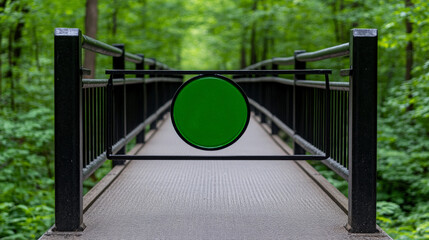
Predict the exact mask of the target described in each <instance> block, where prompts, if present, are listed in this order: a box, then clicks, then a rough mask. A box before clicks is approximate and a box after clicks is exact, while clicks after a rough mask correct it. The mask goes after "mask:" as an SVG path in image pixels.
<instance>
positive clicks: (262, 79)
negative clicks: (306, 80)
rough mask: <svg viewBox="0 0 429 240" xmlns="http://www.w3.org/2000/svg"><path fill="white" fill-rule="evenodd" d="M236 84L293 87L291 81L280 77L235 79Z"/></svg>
mask: <svg viewBox="0 0 429 240" xmlns="http://www.w3.org/2000/svg"><path fill="white" fill-rule="evenodd" d="M233 80H234V82H236V83H241V82H278V83H281V84H285V85H293V80H291V79H287V78H281V77H256V78H235V79H233Z"/></svg>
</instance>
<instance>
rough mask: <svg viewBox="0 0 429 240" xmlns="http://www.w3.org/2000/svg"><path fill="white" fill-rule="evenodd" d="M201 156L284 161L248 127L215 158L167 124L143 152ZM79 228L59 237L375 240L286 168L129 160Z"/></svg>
mask: <svg viewBox="0 0 429 240" xmlns="http://www.w3.org/2000/svg"><path fill="white" fill-rule="evenodd" d="M202 153H203V154H232V153H235V154H237V153H238V154H284V153H283V151H282V150H281V149H280V148H279V147H278V146H277V145H276V144H275V143H274V142H273V140H272V139H271V138H270V137H269V136H268V135H267V134H266V133H265V132H264V130H262V128H261V127H260V126H259V125H258V124H257V123H256V122H254V121H253V120H252V121H251V122H250V124H249V128H248V130H247V131H246V133H245V134H244V135H243V137H242V139H240V140H239V141H238V142H237V143H235V144H234V145H233V146H231V147H230V148H227V149H224V150H221V151H218V152H202V151H201V150H196V149H193V148H191V147H189V146H187V145H186V144H185V143H183V142H182V141H181V140H180V138H179V137H178V136H176V134H175V132H174V130H173V129H172V127H171V123H170V121H169V120H168V121H166V123H164V125H163V126H162V127H161V128H160V130H159V131H158V132H157V133H156V134H155V136H154V137H153V138H152V139H151V140H150V141H149V142H148V143H147V144H146V146H145V147H144V148H143V149H142V151H141V152H140V154H202ZM84 222H85V224H86V226H87V227H86V229H85V230H84V232H83V233H82V234H80V235H79V236H63V238H66V237H68V239H74V238H75V239H378V238H374V237H369V236H359V235H350V234H348V233H347V231H346V230H345V228H344V225H345V224H346V222H347V216H346V214H345V213H344V212H343V211H342V210H341V209H340V208H339V207H338V206H337V205H336V204H335V203H334V202H333V201H332V200H331V199H330V198H329V197H328V196H327V195H326V194H325V193H324V192H323V191H322V190H321V189H320V188H319V187H318V186H317V184H316V183H314V182H313V181H312V180H311V179H310V178H309V177H308V176H307V175H306V174H305V173H304V172H303V171H302V170H301V169H300V168H299V167H298V166H297V165H296V164H295V163H294V162H290V161H289V162H287V161H133V162H131V163H130V164H129V165H128V166H127V168H126V169H125V170H124V171H123V172H122V173H121V175H120V176H119V177H118V178H117V179H116V180H115V182H114V183H113V184H112V185H111V186H110V187H109V188H108V189H107V190H106V191H105V192H104V193H103V195H102V196H101V197H100V198H99V199H98V200H97V201H96V202H95V203H94V204H93V205H92V206H91V207H90V209H89V210H88V211H87V212H86V213H85V215H84ZM59 238H62V237H61V236H50V237H49V236H46V237H45V239H59ZM380 239H381V238H380Z"/></svg>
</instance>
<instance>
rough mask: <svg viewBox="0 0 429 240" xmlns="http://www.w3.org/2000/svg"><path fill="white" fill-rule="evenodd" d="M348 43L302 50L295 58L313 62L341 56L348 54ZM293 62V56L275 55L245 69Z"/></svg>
mask: <svg viewBox="0 0 429 240" xmlns="http://www.w3.org/2000/svg"><path fill="white" fill-rule="evenodd" d="M349 49H350V44H349V43H343V44H340V45H337V46H333V47H328V48H325V49H322V50H318V51H314V52H303V53H300V54H297V55H296V60H299V61H301V62H315V61H320V60H324V59H328V58H335V57H343V56H348V55H349V54H350V50H349ZM294 63H295V58H294V57H277V58H272V59H267V60H263V61H260V62H257V63H255V64H252V65H250V66H248V67H245V68H244V69H245V70H252V69H258V68H261V67H265V66H269V65H272V64H277V65H293V64H294Z"/></svg>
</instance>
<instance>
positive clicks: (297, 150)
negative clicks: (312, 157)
mask: <svg viewBox="0 0 429 240" xmlns="http://www.w3.org/2000/svg"><path fill="white" fill-rule="evenodd" d="M304 52H305V50H295V52H294V58H295V69H305V68H306V64H305V62H300V61H298V59H296V56H297V55H299V54H301V53H304ZM304 79H305V74H295V75H294V82H296V80H304ZM301 98H302V97H301V94H300V91H299V89H298V87H297V86H296V84H295V83H294V85H293V130H294V131H295V133H297V134H302V133H301V132H300V130H301V129H302V127H301V126H302V124H303V121H304V119H302V116H303V111H304V106H303V105H302V101H301ZM293 149H294V154H305V150H304V149H303V148H302V147H301V146H300V145H299V144H297V143H296V142H294V143H293Z"/></svg>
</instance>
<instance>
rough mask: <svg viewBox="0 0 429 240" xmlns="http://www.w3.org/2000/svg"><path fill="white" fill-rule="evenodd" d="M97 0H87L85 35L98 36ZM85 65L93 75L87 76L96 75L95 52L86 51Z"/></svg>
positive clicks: (92, 76)
mask: <svg viewBox="0 0 429 240" xmlns="http://www.w3.org/2000/svg"><path fill="white" fill-rule="evenodd" d="M97 5H98V4H97V0H86V13H85V35H87V36H89V37H92V38H96V37H97V19H98V9H97ZM83 65H84V67H85V68H88V69H90V70H91V75H89V76H87V77H86V78H94V76H95V53H93V52H91V51H85V60H84V64H83Z"/></svg>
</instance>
